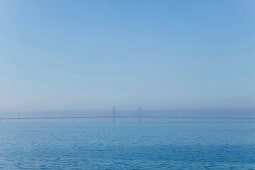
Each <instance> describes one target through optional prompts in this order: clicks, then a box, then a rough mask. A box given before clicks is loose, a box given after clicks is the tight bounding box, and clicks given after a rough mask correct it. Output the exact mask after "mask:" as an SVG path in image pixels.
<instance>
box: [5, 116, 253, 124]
mask: <svg viewBox="0 0 255 170" xmlns="http://www.w3.org/2000/svg"><path fill="white" fill-rule="evenodd" d="M54 119H109V120H111V119H112V120H113V121H114V122H115V121H116V120H117V119H137V120H139V121H142V120H143V119H204V120H210V119H214V120H255V117H202V116H141V115H138V116H116V115H115V114H114V115H113V116H45V117H1V118H0V121H2V120H54Z"/></svg>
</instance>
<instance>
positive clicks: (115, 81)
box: [0, 0, 255, 112]
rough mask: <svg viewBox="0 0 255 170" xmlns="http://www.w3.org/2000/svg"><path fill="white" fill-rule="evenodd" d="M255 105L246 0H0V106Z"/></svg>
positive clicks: (253, 26)
mask: <svg viewBox="0 0 255 170" xmlns="http://www.w3.org/2000/svg"><path fill="white" fill-rule="evenodd" d="M113 105H115V106H116V107H119V108H123V109H124V108H126V109H127V108H137V107H140V106H141V107H143V108H148V109H188V108H211V109H218V108H230V109H240V108H241V109H251V108H255V1H253V0H191V1H186V0H171V1H169V0H74V1H70V0H61V1H59V0H22V1H20V0H0V112H16V111H20V112H22V111H23V112H25V111H48V110H59V111H67V110H87V109H106V108H111V107H112V106H113Z"/></svg>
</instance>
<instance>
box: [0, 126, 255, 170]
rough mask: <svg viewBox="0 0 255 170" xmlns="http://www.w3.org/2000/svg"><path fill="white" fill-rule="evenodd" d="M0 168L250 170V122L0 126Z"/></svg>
mask: <svg viewBox="0 0 255 170" xmlns="http://www.w3.org/2000/svg"><path fill="white" fill-rule="evenodd" d="M0 169H14V170H15V169H89V170H90V169H153V170H155V169H191V170H192V169H196V170H199V169H255V123H254V122H253V123H252V122H248V123H247V122H246V123H245V122H243V123H238V122H235V123H229V122H227V123H224V122H222V123H214V122H210V123H209V122H208V123H206V122H197V123H195V122H193V123H188V122H185V123H181V122H172V123H171V122H170V123H140V124H139V123H116V124H113V123H102V122H101V123H88V122H69V123H68V122H65V123H64V122H62V123H61V122H58V123H57V122H55V123H54V122H48V123H47V122H40V123H36V122H34V123H33V122H30V123H25V122H24V123H0Z"/></svg>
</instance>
